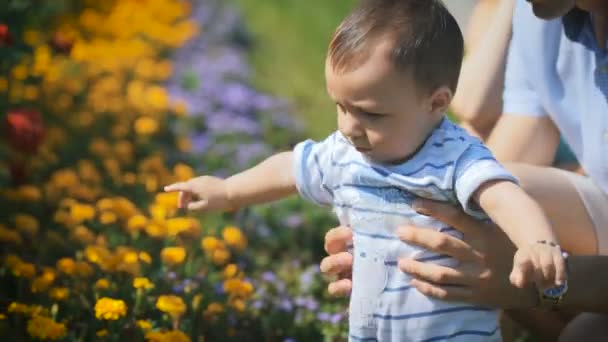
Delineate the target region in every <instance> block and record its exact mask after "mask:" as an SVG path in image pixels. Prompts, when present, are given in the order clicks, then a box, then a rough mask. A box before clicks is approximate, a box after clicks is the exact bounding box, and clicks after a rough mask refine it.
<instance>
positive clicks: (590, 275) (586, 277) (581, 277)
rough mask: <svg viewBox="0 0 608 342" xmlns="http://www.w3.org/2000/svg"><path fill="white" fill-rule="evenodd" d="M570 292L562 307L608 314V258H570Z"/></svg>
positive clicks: (565, 297)
mask: <svg viewBox="0 0 608 342" xmlns="http://www.w3.org/2000/svg"><path fill="white" fill-rule="evenodd" d="M568 268H569V272H568V286H569V289H568V292H567V294H566V296H564V299H563V301H562V305H561V306H562V307H564V308H565V309H572V310H577V311H588V312H601V313H608V256H570V257H569V258H568Z"/></svg>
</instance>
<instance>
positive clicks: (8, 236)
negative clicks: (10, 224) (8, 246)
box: [0, 224, 23, 245]
mask: <svg viewBox="0 0 608 342" xmlns="http://www.w3.org/2000/svg"><path fill="white" fill-rule="evenodd" d="M0 242H2V243H13V244H15V245H20V244H21V243H22V242H23V239H21V235H19V233H17V232H16V231H14V230H10V229H8V228H6V227H5V226H3V225H2V224H0Z"/></svg>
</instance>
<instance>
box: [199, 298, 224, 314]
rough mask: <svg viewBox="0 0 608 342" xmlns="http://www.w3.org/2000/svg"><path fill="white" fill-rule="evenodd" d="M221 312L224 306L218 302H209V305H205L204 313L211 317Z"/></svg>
mask: <svg viewBox="0 0 608 342" xmlns="http://www.w3.org/2000/svg"><path fill="white" fill-rule="evenodd" d="M222 312H224V306H223V305H222V304H220V303H217V302H215V303H209V305H208V306H207V309H205V312H204V315H205V316H211V317H213V316H215V315H217V314H220V313H222Z"/></svg>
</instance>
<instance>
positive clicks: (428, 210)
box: [413, 199, 481, 235]
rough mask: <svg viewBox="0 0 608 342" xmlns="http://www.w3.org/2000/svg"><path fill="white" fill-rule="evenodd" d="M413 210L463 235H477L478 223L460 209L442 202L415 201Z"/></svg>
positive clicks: (478, 230)
mask: <svg viewBox="0 0 608 342" xmlns="http://www.w3.org/2000/svg"><path fill="white" fill-rule="evenodd" d="M413 207H414V209H415V210H416V211H417V212H418V213H420V214H423V215H427V216H432V217H434V218H436V219H438V220H439V221H441V222H443V223H446V224H448V225H450V226H452V227H454V228H456V229H458V230H459V231H461V232H463V233H465V235H466V234H467V233H479V232H480V229H479V227H480V224H481V223H480V222H479V221H477V220H475V219H474V218H473V217H471V216H470V215H467V214H465V213H464V211H462V210H461V209H459V208H457V207H455V206H453V205H450V204H447V203H443V202H437V201H431V200H424V199H417V200H416V201H415V202H414V204H413Z"/></svg>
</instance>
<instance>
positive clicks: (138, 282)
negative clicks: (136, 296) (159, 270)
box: [133, 277, 154, 290]
mask: <svg viewBox="0 0 608 342" xmlns="http://www.w3.org/2000/svg"><path fill="white" fill-rule="evenodd" d="M133 287H134V288H136V289H145V290H148V289H151V288H154V284H152V283H151V282H150V279H148V278H146V277H137V278H135V279H133Z"/></svg>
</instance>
